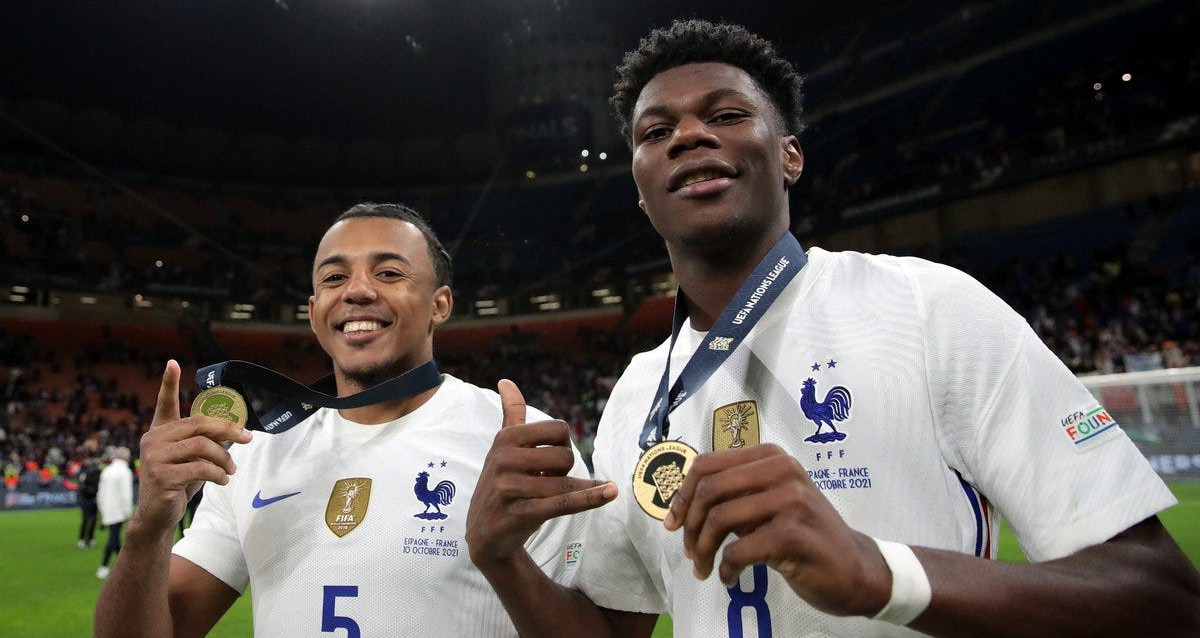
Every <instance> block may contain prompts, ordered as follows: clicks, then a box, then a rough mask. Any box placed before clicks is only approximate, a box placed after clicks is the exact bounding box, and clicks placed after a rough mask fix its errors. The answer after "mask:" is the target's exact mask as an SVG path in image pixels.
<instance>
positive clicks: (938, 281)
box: [808, 247, 1018, 321]
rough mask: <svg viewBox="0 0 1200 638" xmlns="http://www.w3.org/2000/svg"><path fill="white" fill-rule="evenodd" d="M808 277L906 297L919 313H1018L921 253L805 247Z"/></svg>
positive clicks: (933, 315) (841, 286) (839, 286)
mask: <svg viewBox="0 0 1200 638" xmlns="http://www.w3.org/2000/svg"><path fill="white" fill-rule="evenodd" d="M808 255H809V260H810V262H811V264H812V267H813V271H814V272H813V273H812V276H813V277H814V278H816V279H818V280H819V281H822V282H824V283H825V284H826V285H828V286H829V287H830V288H831V289H833V290H834V291H849V292H861V293H870V292H871V291H887V292H888V297H890V298H892V299H894V298H895V297H894V296H895V295H896V294H902V295H905V296H907V297H909V298H910V299H911V300H912V301H913V302H915V304H916V305H917V307H918V310H919V311H920V312H921V314H923V315H925V316H926V317H928V318H933V319H936V318H937V317H938V316H939V315H942V314H944V313H948V314H950V315H952V316H956V315H959V314H960V313H970V314H977V313H979V314H991V313H997V312H999V313H1001V314H1002V315H1004V316H1005V317H1004V318H1005V319H1006V320H1008V321H1011V320H1013V319H1014V318H1018V317H1017V315H1016V313H1015V311H1013V310H1012V309H1011V308H1010V307H1009V306H1008V304H1007V303H1005V302H1004V301H1002V300H1001V299H1000V298H999V297H998V296H996V295H995V294H994V293H993V292H991V291H990V290H988V289H987V287H986V286H984V285H983V284H982V283H980V282H979V281H978V280H976V279H975V278H974V277H972V276H971V275H969V274H967V273H965V272H963V271H961V270H959V269H957V268H954V267H953V266H947V265H946V264H940V263H937V262H934V261H929V260H927V259H922V258H920V257H897V256H894V255H875V254H869V253H860V252H854V251H836V252H831V251H826V250H822V249H820V248H816V247H814V248H811V249H809V252H808Z"/></svg>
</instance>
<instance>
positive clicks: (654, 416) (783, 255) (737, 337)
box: [638, 232, 808, 450]
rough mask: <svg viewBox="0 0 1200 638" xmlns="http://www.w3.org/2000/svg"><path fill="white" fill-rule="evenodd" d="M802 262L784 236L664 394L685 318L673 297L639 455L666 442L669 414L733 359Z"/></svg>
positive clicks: (796, 247)
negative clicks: (662, 362) (663, 358)
mask: <svg viewBox="0 0 1200 638" xmlns="http://www.w3.org/2000/svg"><path fill="white" fill-rule="evenodd" d="M807 261H808V257H807V256H806V255H805V254H804V249H803V248H801V247H800V242H798V241H796V238H795V237H793V236H792V233H791V232H786V233H784V234H783V236H782V237H780V238H779V241H777V242H775V246H774V247H773V248H771V251H770V252H768V253H767V254H766V255H765V256H764V257H763V258H762V261H759V262H758V265H757V266H755V267H754V272H752V273H751V274H750V276H749V277H748V278H747V279H746V281H745V282H743V283H742V286H741V288H739V289H738V291H737V294H736V295H734V296H733V299H732V300H730V302H729V305H727V306H725V309H724V310H722V311H721V316H719V317H717V320H716V322H715V323H713V326H712V329H710V330H709V331H708V336H709V337H711V339H709V342H708V344H707V346H708V347H703V346H701V347H700V348H698V349H697V350H696V352H695V353H694V354H693V355H692V357H691V359H689V360H688V362H687V364H686V365H684V367H683V371H681V372H680V373H679V378H678V379H676V380H675V383H674V384H673V385H672V386H671V388H670V391H669V392H668V390H667V382H668V381H669V380H670V378H671V352H672V351H673V350H674V349H675V340H676V339H677V338H678V337H679V331H680V330H681V329H682V328H683V322H684V321H685V320H686V319H687V308H686V304H684V303H682V302H681V301H680V298H681V297H682V295H681V294H680V293H676V295H675V316H674V319H672V321H671V345H670V348H669V349H668V350H667V363H666V365H665V366H664V367H663V374H662V380H660V381H659V383H658V391H657V392H656V393H655V395H654V405H653V406H652V407H651V408H650V414H649V415H648V416H647V417H646V425H645V426H643V427H642V434H641V437H640V438H639V440H638V445H640V446H641V448H642V449H643V450H647V449H650V448H651V447H652V446H654V444H656V443H658V442H660V441H664V440H666V438H667V434H668V433H669V431H670V427H671V424H670V422H669V420H668V415H669V414H670V413H671V411H672V410H674V409H675V408H677V407H679V404H681V403H683V400H684V399H686V398H688V397H689V396H691V395H692V394H694V393H695V392H696V391H697V390H699V389H700V387H701V386H703V385H704V382H705V381H708V378H709V377H711V376H712V374H713V372H716V371H717V368H719V367H721V364H722V363H724V362H725V360H726V359H728V358H729V355H731V354H733V351H734V350H735V349H737V347H738V346H739V345H741V343H742V341H743V340H744V339H745V337H746V335H748V334H750V329H751V328H753V327H754V325H755V324H756V323H758V320H759V319H761V318H762V316H763V315H764V314H766V312H767V309H768V308H770V307H771V304H773V303H775V299H776V298H777V297H779V293H781V292H783V289H784V288H786V287H787V285H788V283H789V282H791V280H792V278H794V277H795V276H796V274H797V273H799V272H800V269H802V268H804V264H805V263H806V262H807ZM664 406H665V409H664Z"/></svg>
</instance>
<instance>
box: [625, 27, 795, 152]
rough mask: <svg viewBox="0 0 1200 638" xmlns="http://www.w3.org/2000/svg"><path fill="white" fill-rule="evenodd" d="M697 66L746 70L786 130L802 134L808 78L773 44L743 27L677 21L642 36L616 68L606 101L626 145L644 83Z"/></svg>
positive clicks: (790, 133)
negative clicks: (718, 64) (679, 68)
mask: <svg viewBox="0 0 1200 638" xmlns="http://www.w3.org/2000/svg"><path fill="white" fill-rule="evenodd" d="M695 62H721V63H724V64H728V65H731V66H735V67H737V68H739V69H741V70H743V71H745V72H746V73H747V74H749V75H750V77H751V78H753V79H754V81H755V83H757V84H758V87H759V88H760V89H762V91H763V93H766V94H767V97H769V98H770V99H771V103H772V105H773V106H774V107H775V112H776V113H777V114H778V115H779V117H780V119H781V120H782V121H781V122H780V125H781V126H782V127H783V129H784V132H785V133H786V134H788V135H797V136H798V135H800V133H801V132H802V131H803V130H804V120H803V118H802V115H803V114H804V91H803V87H804V78H803V77H802V76H801V75H800V74H799V73H797V72H796V69H795V68H794V67H792V64H791V62H788V61H787V60H785V59H783V58H782V57H780V56H779V54H778V53H776V52H775V45H773V44H771V43H770V42H769V41H767V40H764V39H763V38H761V37H759V36H757V35H755V34H753V33H751V32H750V31H747V30H746V28H745V27H743V26H740V25H736V24H727V23H720V24H714V23H712V22H706V21H704V20H676V21H675V22H673V23H672V24H671V26H670V27H667V28H665V29H656V30H654V31H651V32H650V34H649V35H647V36H646V37H644V38H642V41H641V42H640V43H639V44H638V46H637V48H636V49H634V50H632V51H629V52H628V53H626V54H625V59H624V60H623V61H622V62H621V65H620V66H618V67H617V79H616V82H615V83H614V84H613V95H612V97H611V98H609V100H608V102H609V104H610V105H612V108H613V110H614V111H615V112H616V115H617V121H618V123H619V124H620V125H621V134H622V135H623V136H625V141H626V142H630V141H631V139H630V134H631V126H632V120H633V108H634V106H635V105H636V104H637V99H638V95H640V94H641V92H642V88H644V87H645V86H646V83H647V82H649V81H650V80H651V79H652V78H653V77H654V76H656V75H658V74H659V73H662V72H663V71H666V70H668V69H672V68H675V67H677V66H682V65H684V64H692V63H695Z"/></svg>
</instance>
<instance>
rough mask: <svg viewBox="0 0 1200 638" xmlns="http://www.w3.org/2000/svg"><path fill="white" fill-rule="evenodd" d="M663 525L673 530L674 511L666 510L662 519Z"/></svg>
mask: <svg viewBox="0 0 1200 638" xmlns="http://www.w3.org/2000/svg"><path fill="white" fill-rule="evenodd" d="M663 525H664V526H666V528H667V529H669V530H671V531H675V512H674V511H673V510H667V517H666V518H664V519H663Z"/></svg>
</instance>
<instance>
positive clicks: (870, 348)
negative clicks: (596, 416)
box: [576, 248, 1174, 638]
mask: <svg viewBox="0 0 1200 638" xmlns="http://www.w3.org/2000/svg"><path fill="white" fill-rule="evenodd" d="M730 346H735V349H734V350H733V352H732V354H731V356H730V357H729V359H728V360H727V361H726V362H725V363H724V364H723V365H722V366H721V367H720V368H719V369H718V370H717V371H716V372H715V373H714V374H713V376H712V377H711V378H710V379H709V380H708V381H707V383H705V384H704V385H703V386H702V388H701V389H700V390H699V391H698V392H695V393H694V394H692V395H691V396H689V397H688V398H686V399H685V400H684V401H683V402H682V403H681V404H680V405H679V406H678V407H677V408H676V409H675V410H674V411H673V412H671V414H670V430H669V435H668V438H670V439H676V438H678V439H681V440H682V441H684V442H686V443H688V444H690V445H691V446H692V447H694V448H696V449H697V451H699V452H701V453H703V452H706V451H710V450H713V449H726V448H729V447H733V446H735V444H740V445H753V444H755V443H774V444H777V445H779V446H780V447H782V448H783V449H784V450H786V451H787V452H788V453H789V454H791V455H792V456H793V457H795V458H796V459H797V460H798V461H800V463H801V464H802V465H803V466H804V467H805V469H806V470H807V471H808V474H809V475H810V477H811V478H812V481H813V483H814V484H815V485H816V487H817V488H818V489H820V490H821V492H822V494H823V495H824V496H825V497H826V498H827V499H828V500H829V501H830V502H831V503H832V504H833V506H834V507H835V508H837V510H838V512H839V513H840V514H841V515H842V517H843V518H844V519H845V520H846V521H847V523H848V524H849V525H850V526H851V527H852V528H854V529H856V530H858V531H860V532H863V533H866V534H869V535H871V536H874V537H877V538H880V539H885V540H892V541H897V542H902V543H906V544H909V545H917V546H924V547H933V548H939V549H947V550H953V551H957V552H962V553H966V554H973V555H977V556H981V557H988V558H990V557H993V556H994V553H995V548H996V543H997V541H996V533H997V529H998V520H997V517H996V514H997V513H999V514H1000V515H1003V516H1004V517H1005V518H1006V519H1007V520H1008V521H1009V522H1010V523H1011V525H1012V527H1013V528H1014V530H1015V532H1016V535H1017V538H1018V540H1019V542H1020V544H1021V546H1022V548H1023V549H1024V550H1025V552H1026V554H1027V555H1028V556H1029V557H1030V558H1031V559H1032V560H1035V561H1038V560H1047V559H1053V558H1056V557H1061V556H1065V555H1067V554H1070V553H1072V552H1074V551H1076V550H1078V549H1080V548H1082V547H1084V546H1087V545H1090V544H1095V543H1098V542H1102V541H1105V540H1107V539H1108V538H1110V537H1112V536H1113V535H1115V534H1117V533H1119V532H1121V531H1122V530H1124V529H1126V528H1128V527H1130V526H1131V525H1133V524H1136V523H1138V522H1139V521H1141V520H1143V519H1145V518H1147V517H1149V516H1151V515H1153V514H1155V513H1156V512H1158V511H1160V510H1162V509H1165V508H1166V507H1169V506H1171V505H1172V504H1174V498H1173V496H1172V495H1171V493H1170V492H1169V491H1168V490H1167V488H1166V486H1165V485H1164V484H1163V483H1162V481H1161V480H1160V479H1159V478H1158V477H1157V476H1156V475H1155V474H1154V472H1153V470H1152V469H1151V468H1150V466H1149V464H1148V463H1147V462H1146V460H1145V458H1144V457H1143V456H1142V454H1141V453H1140V452H1139V451H1138V450H1137V448H1136V447H1135V446H1134V445H1133V444H1132V443H1131V442H1130V440H1129V439H1128V437H1127V436H1126V435H1125V434H1124V433H1123V432H1122V431H1121V429H1120V427H1119V426H1118V425H1117V424H1116V423H1115V422H1114V421H1113V420H1112V419H1111V418H1110V417H1109V415H1108V413H1107V412H1105V411H1104V410H1103V408H1102V407H1101V406H1099V405H1098V404H1097V402H1096V401H1095V399H1094V398H1093V397H1092V395H1091V394H1089V393H1088V391H1087V390H1086V389H1085V388H1083V387H1082V386H1081V385H1080V383H1079V382H1078V380H1076V379H1075V378H1074V376H1073V375H1072V374H1071V373H1070V371H1069V370H1068V369H1067V368H1066V367H1065V366H1063V365H1062V363H1061V362H1060V361H1059V360H1058V359H1057V358H1056V357H1055V356H1054V355H1053V354H1052V353H1051V352H1050V351H1049V350H1048V349H1047V348H1046V347H1045V346H1044V345H1043V344H1042V343H1041V342H1040V341H1039V340H1038V338H1037V337H1036V335H1035V334H1034V333H1033V332H1032V330H1030V328H1029V327H1028V325H1027V324H1026V323H1025V321H1024V320H1023V319H1022V318H1021V317H1020V316H1019V315H1018V314H1017V313H1016V312H1014V311H1013V310H1012V309H1011V308H1009V307H1008V306H1007V305H1006V304H1005V303H1004V302H1002V301H1001V300H1000V299H998V298H997V297H996V296H995V295H993V294H992V293H990V292H989V291H987V289H986V288H984V287H983V286H982V285H980V284H979V283H978V282H976V281H975V280H973V279H971V278H970V277H968V276H967V275H965V274H963V273H961V272H959V271H957V270H954V269H952V268H949V267H946V266H941V265H938V264H934V263H930V262H927V261H923V260H920V259H915V258H895V257H888V256H871V255H863V254H859V253H850V252H842V253H830V252H826V251H822V250H820V249H815V248H814V249H812V250H810V251H809V263H808V265H807V266H806V267H805V268H804V269H803V270H802V271H801V272H800V274H799V275H798V276H797V277H796V279H794V280H793V281H792V282H791V283H790V284H789V285H788V287H787V288H786V289H785V290H784V291H783V292H782V293H781V295H780V296H779V298H778V299H777V300H776V301H775V303H774V305H773V306H772V307H771V308H770V309H769V310H768V311H767V312H766V313H765V314H764V315H763V317H762V318H761V320H760V321H759V323H758V324H757V325H756V326H755V327H754V328H753V330H752V331H751V332H750V334H749V335H748V336H747V338H746V340H745V342H744V343H742V344H731V343H730V341H729V340H728V338H727V337H726V336H725V335H720V334H715V333H708V334H704V333H700V332H697V331H694V330H692V329H690V327H688V326H685V327H684V328H683V330H682V331H681V335H680V336H679V340H678V342H677V343H676V345H675V347H674V351H673V352H672V353H671V372H672V375H673V376H677V375H678V372H679V370H681V369H682V368H683V366H684V364H685V363H686V362H687V360H688V359H689V358H690V356H691V355H692V353H693V352H694V351H695V350H696V349H697V348H714V349H720V348H726V347H730ZM668 348H669V342H668V343H664V344H663V345H661V346H659V347H658V348H657V349H655V350H653V351H650V352H647V353H643V354H640V355H637V356H635V357H634V359H633V361H632V362H631V363H630V365H629V367H628V368H627V369H626V371H625V373H624V374H623V375H622V377H621V378H620V380H619V381H618V382H617V384H616V386H615V387H614V389H613V392H612V395H611V397H610V398H609V401H608V404H607V406H606V409H605V412H604V415H603V417H602V418H601V421H600V425H599V431H598V434H597V437H596V442H595V452H594V455H593V462H594V464H595V473H596V478H598V479H609V480H612V481H614V482H616V483H617V484H618V485H619V486H621V487H622V490H621V493H620V496H619V497H618V499H617V500H616V501H615V502H613V503H611V504H609V505H608V506H605V507H602V508H599V509H598V510H596V511H595V512H594V516H593V518H592V519H591V520H590V524H591V530H590V531H589V534H588V555H587V557H586V558H585V560H584V562H583V564H582V565H581V566H580V570H579V573H578V574H577V575H576V585H577V586H578V587H580V588H581V589H582V590H583V591H584V593H586V594H587V595H588V596H589V597H590V598H591V599H592V600H593V601H595V602H596V603H597V604H599V605H600V606H602V607H607V608H611V609H618V610H624V611H638V612H644V613H664V612H666V613H670V614H671V616H672V620H673V622H674V626H675V631H676V632H677V635H684V636H692V637H695V638H715V637H725V636H766V635H774V636H779V637H782V636H788V637H794V636H892V635H895V636H905V635H915V632H913V631H911V630H909V629H907V628H903V627H896V626H892V625H888V624H886V623H883V622H879V621H873V620H870V619H867V618H862V617H857V618H837V617H833V616H829V615H826V614H823V613H821V612H818V611H816V610H815V609H813V608H812V607H810V606H809V605H808V604H807V603H805V602H803V601H802V600H800V599H799V598H798V597H797V596H796V595H795V594H794V593H793V592H792V590H791V589H790V588H789V587H788V585H787V583H786V581H785V580H784V579H783V577H782V576H780V575H779V574H778V573H777V572H775V571H774V570H771V569H767V568H766V567H765V566H763V565H758V566H755V567H753V568H748V569H746V570H744V571H743V573H742V575H741V580H740V583H739V584H738V585H737V586H736V587H735V588H734V589H732V590H728V591H727V590H726V588H725V587H724V586H723V585H722V584H721V583H720V581H719V580H718V579H717V578H715V577H710V578H709V579H708V580H707V581H699V580H697V579H696V578H695V577H694V576H693V573H692V564H691V561H689V560H687V559H686V558H685V557H684V555H683V541H682V534H681V533H680V532H675V533H668V532H666V531H665V529H664V528H663V525H662V523H661V522H659V521H658V520H655V519H653V518H651V517H650V516H648V515H647V514H645V513H644V512H643V511H642V510H641V508H640V507H639V505H638V504H637V502H636V501H635V500H634V499H633V498H632V497H631V493H632V492H633V489H632V482H633V480H634V479H633V471H634V467H635V464H636V463H637V461H638V458H639V456H640V454H641V449H640V448H639V446H638V439H639V434H640V433H641V430H642V427H643V424H644V423H645V419H646V415H647V413H648V412H649V410H650V407H651V405H652V404H653V403H654V400H655V396H654V393H655V391H656V389H657V387H658V384H659V379H660V378H661V375H662V371H663V366H664V362H665V358H666V357H667V351H668ZM735 441H736V442H739V443H735ZM726 542H727V543H728V542H729V540H728V539H727V541H726ZM717 560H718V562H719V560H720V556H719V555H718V558H717Z"/></svg>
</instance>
